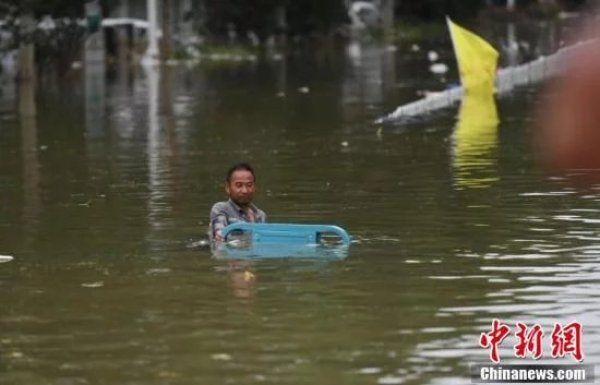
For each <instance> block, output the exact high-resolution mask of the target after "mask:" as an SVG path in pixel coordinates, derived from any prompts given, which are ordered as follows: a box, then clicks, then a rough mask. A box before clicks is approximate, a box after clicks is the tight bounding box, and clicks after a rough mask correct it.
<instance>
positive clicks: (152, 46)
mask: <svg viewBox="0 0 600 385" xmlns="http://www.w3.org/2000/svg"><path fill="white" fill-rule="evenodd" d="M146 7H147V13H148V30H147V31H148V48H147V49H146V55H145V57H144V60H146V61H155V60H158V57H159V52H158V32H157V15H156V11H157V10H156V0H147V2H146Z"/></svg>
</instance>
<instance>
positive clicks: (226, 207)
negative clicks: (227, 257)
mask: <svg viewBox="0 0 600 385" xmlns="http://www.w3.org/2000/svg"><path fill="white" fill-rule="evenodd" d="M255 188H256V177H255V175H254V169H253V168H252V166H250V165H249V164H248V163H238V164H236V165H234V166H233V167H231V168H230V169H229V171H228V172H227V179H226V180H225V191H226V192H227V195H228V196H229V200H228V201H226V202H217V203H215V204H214V206H213V207H212V209H211V210H210V228H209V232H210V237H211V239H214V240H217V241H222V240H223V237H222V236H221V230H222V229H223V228H224V227H225V226H227V225H230V224H232V223H235V222H256V223H264V222H265V221H266V219H267V215H266V214H265V212H264V211H262V210H261V209H259V208H258V207H256V206H255V205H254V204H253V203H252V199H254V192H255Z"/></svg>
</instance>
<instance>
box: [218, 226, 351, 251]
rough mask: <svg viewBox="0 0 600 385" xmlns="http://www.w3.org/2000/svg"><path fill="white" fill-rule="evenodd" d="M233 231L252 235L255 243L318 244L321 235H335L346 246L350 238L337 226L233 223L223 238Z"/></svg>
mask: <svg viewBox="0 0 600 385" xmlns="http://www.w3.org/2000/svg"><path fill="white" fill-rule="evenodd" d="M232 231H242V232H249V233H251V237H252V242H253V243H255V244H256V243H287V244H316V243H319V238H320V235H321V234H327V233H334V234H336V235H337V236H339V237H340V238H341V240H342V241H343V242H344V243H345V244H346V245H349V244H350V236H349V235H348V233H347V232H346V230H344V229H342V228H341V227H339V226H335V225H310V224H296V223H248V222H238V223H233V224H231V225H229V226H227V227H225V228H224V229H222V230H221V235H222V236H223V238H225V239H227V236H228V235H229V234H230V233H231V232H232Z"/></svg>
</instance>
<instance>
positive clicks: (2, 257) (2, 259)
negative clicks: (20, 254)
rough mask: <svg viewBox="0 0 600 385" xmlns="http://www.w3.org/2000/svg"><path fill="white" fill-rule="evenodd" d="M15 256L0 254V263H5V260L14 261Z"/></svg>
mask: <svg viewBox="0 0 600 385" xmlns="http://www.w3.org/2000/svg"><path fill="white" fill-rule="evenodd" d="M13 259H14V258H13V257H11V256H10V255H0V263H4V262H10V261H12V260H13Z"/></svg>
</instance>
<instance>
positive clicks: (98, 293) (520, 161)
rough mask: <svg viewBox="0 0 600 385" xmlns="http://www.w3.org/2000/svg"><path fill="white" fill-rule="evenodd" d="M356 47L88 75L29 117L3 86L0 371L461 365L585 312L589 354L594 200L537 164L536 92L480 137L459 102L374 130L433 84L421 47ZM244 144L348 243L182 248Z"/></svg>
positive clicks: (191, 376)
mask: <svg viewBox="0 0 600 385" xmlns="http://www.w3.org/2000/svg"><path fill="white" fill-rule="evenodd" d="M502 31H503V32H502V36H504V35H505V33H506V30H505V29H503V30H502ZM515 33H516V34H517V35H518V34H519V29H517V31H516V32H515ZM361 50H362V51H361V53H360V55H361V56H360V58H359V60H358V61H357V60H356V58H352V57H349V56H347V54H346V51H345V50H344V49H341V50H340V51H339V52H337V54H332V55H331V56H330V57H326V56H321V57H318V58H316V57H313V56H311V55H303V54H301V53H298V54H296V56H290V57H289V58H287V59H286V60H285V61H271V60H265V61H259V62H256V63H245V64H233V65H227V66H223V67H218V66H201V67H197V68H186V67H175V68H163V69H161V68H150V69H142V68H125V67H115V68H108V69H107V71H108V72H107V78H106V82H105V83H103V82H98V79H99V78H98V76H100V75H101V74H102V73H103V71H96V72H94V70H93V69H90V70H89V71H87V72H86V73H84V74H81V78H80V79H76V80H75V81H74V82H73V84H69V85H65V86H64V87H63V88H61V89H55V88H52V87H48V88H41V89H40V95H39V98H38V105H37V112H38V118H37V120H35V121H27V120H19V119H17V117H16V114H15V113H14V112H13V111H12V110H11V109H9V108H7V107H6V106H8V105H9V104H10V103H12V102H13V101H14V100H11V99H10V95H8V94H3V96H2V97H1V98H0V105H1V106H2V108H1V110H0V111H2V112H1V113H0V124H1V126H0V170H1V173H0V181H1V183H0V196H1V197H2V201H3V204H2V205H0V254H4V253H6V254H10V255H14V256H15V260H14V261H12V262H10V263H4V264H1V265H0V291H2V292H3V294H4V298H5V300H4V301H3V306H2V310H1V311H0V329H1V330H2V333H0V383H6V384H29V383H32V382H49V383H57V384H62V383H80V384H86V383H90V384H91V383H95V382H103V383H104V382H107V383H111V382H119V383H126V384H127V383H130V384H133V383H139V382H143V383H146V384H162V383H165V382H170V383H182V384H183V383H246V382H263V383H272V384H281V383H293V384H299V383H306V384H309V383H310V384H315V383H316V384H319V383H323V384H325V383H327V384H330V383H335V382H337V383H344V384H366V383H388V384H389V383H414V384H417V383H418V384H422V383H431V384H436V383H454V382H461V383H462V382H464V381H468V378H467V367H468V364H469V363H472V362H477V361H482V360H485V359H486V358H487V351H485V350H483V349H481V348H479V347H478V346H477V338H478V336H479V333H480V332H481V331H483V330H486V328H488V327H489V324H490V320H491V319H492V318H501V319H502V320H503V321H505V322H515V321H517V320H519V321H525V322H528V323H532V322H539V323H541V324H542V325H543V326H544V327H545V328H548V327H549V325H550V324H551V323H552V322H563V323H567V322H570V321H571V320H572V319H578V320H579V321H581V322H582V323H583V324H584V327H585V334H584V338H585V347H584V349H585V353H586V356H587V358H586V362H594V361H595V360H597V359H598V358H599V356H600V352H599V351H598V348H597V346H598V345H599V344H598V342H600V338H599V335H598V325H599V322H598V321H599V320H598V319H597V317H596V314H598V310H599V309H598V306H597V305H596V304H597V303H599V301H598V300H599V299H600V298H599V295H598V292H599V290H598V289H599V288H598V281H599V280H598V275H597V272H598V268H599V267H598V263H597V259H598V258H597V255H598V254H599V251H600V250H598V247H597V243H598V239H599V234H598V231H597V229H596V228H595V225H596V224H597V222H598V215H597V213H598V210H597V207H596V206H597V202H598V200H599V199H600V197H599V195H598V189H597V188H590V189H588V190H585V191H582V190H578V189H576V188H573V187H570V186H568V185H566V184H565V182H564V181H563V180H562V179H561V178H558V177H557V178H548V177H546V176H544V175H542V174H541V173H540V172H539V170H538V169H537V168H536V166H535V165H534V164H533V159H532V158H533V156H532V153H531V151H530V147H529V139H528V138H529V136H530V132H529V130H530V129H529V124H528V108H529V106H530V105H531V104H532V103H534V102H535V98H536V93H537V90H536V89H534V88H532V89H524V90H520V91H519V92H517V93H515V94H514V95H512V96H510V97H508V98H505V99H501V100H499V102H498V114H499V117H500V123H499V125H498V126H497V127H495V126H494V129H493V130H491V129H490V130H484V131H485V132H484V133H483V134H482V137H483V138H485V140H482V139H478V140H477V143H478V144H477V145H474V144H473V145H472V144H471V143H470V142H469V141H468V140H467V141H464V142H461V139H464V138H461V133H460V132H459V131H460V129H461V124H464V121H463V120H461V122H460V123H459V124H458V131H455V129H454V127H455V126H456V121H455V115H456V113H457V111H456V110H450V111H442V112H440V113H439V114H436V115H434V116H429V117H427V118H426V119H423V120H419V121H415V122H411V124H409V125H405V126H398V127H383V128H381V130H380V131H378V129H379V128H380V127H376V126H373V125H372V124H371V122H372V120H373V118H374V117H377V116H381V115H383V114H384V113H386V112H388V111H389V110H390V108H391V107H395V106H396V105H397V104H399V103H400V102H401V101H402V100H410V99H413V98H414V96H415V95H416V94H417V91H419V90H422V89H426V88H431V87H434V86H435V87H442V86H445V85H444V83H443V81H442V79H439V78H431V77H430V75H429V74H428V72H427V68H426V67H425V66H423V62H424V60H426V59H425V58H423V57H420V56H418V54H417V53H414V52H412V53H409V52H406V51H403V50H402V48H401V47H399V48H398V51H397V52H393V51H391V50H389V49H387V48H385V47H361ZM377 55H380V56H377ZM386 63H387V64H386ZM420 78H423V79H425V78H426V79H428V80H427V81H425V82H419V81H418V80H419V79H420ZM100 79H101V77H100ZM415 79H416V80H415ZM303 87H307V88H303ZM82 91H83V92H82ZM56 95H60V97H56ZM467 123H468V122H467ZM489 127H491V126H489ZM489 127H488V126H486V127H485V128H486V129H487V128H489ZM492 131H493V134H490V133H492ZM461 143H462V145H461ZM452 154H454V155H452ZM241 159H245V160H249V161H251V162H252V163H254V164H255V166H256V168H257V169H258V170H259V173H258V183H259V187H260V188H261V190H260V193H259V196H258V198H257V200H258V202H257V203H258V204H259V205H260V206H261V207H264V208H265V210H266V211H267V212H268V214H269V216H270V218H272V220H273V221H277V220H281V221H283V220H287V221H298V222H329V223H339V224H340V225H343V226H344V227H345V228H347V229H348V230H349V231H350V233H351V234H352V235H353V236H354V238H355V239H356V240H357V242H356V243H354V244H353V245H352V247H351V249H350V252H349V255H348V257H347V258H346V259H344V260H326V261H318V260H317V261H316V260H291V259H281V260H265V261H257V262H252V263H245V262H244V263H242V262H231V261H221V260H216V259H213V258H211V255H210V252H209V250H206V249H203V248H190V247H188V245H190V244H194V243H196V242H198V241H199V240H202V239H203V237H204V232H205V229H206V226H207V215H208V210H209V208H210V206H211V205H212V203H213V202H214V201H217V200H220V199H222V194H223V193H222V179H223V173H224V171H225V170H226V168H227V166H228V165H229V164H230V163H231V162H232V161H237V160H241ZM482 181H483V182H482ZM492 182H493V183H492ZM472 183H475V185H477V186H479V187H481V186H485V188H470V187H471V186H472ZM465 186H467V187H468V188H466V187H465ZM509 345H510V344H508V345H507V346H506V347H505V349H504V350H503V351H502V354H503V355H504V356H505V357H510V356H511V354H510V351H509V348H510V346H509ZM566 361H567V362H568V359H567V360H566Z"/></svg>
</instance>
